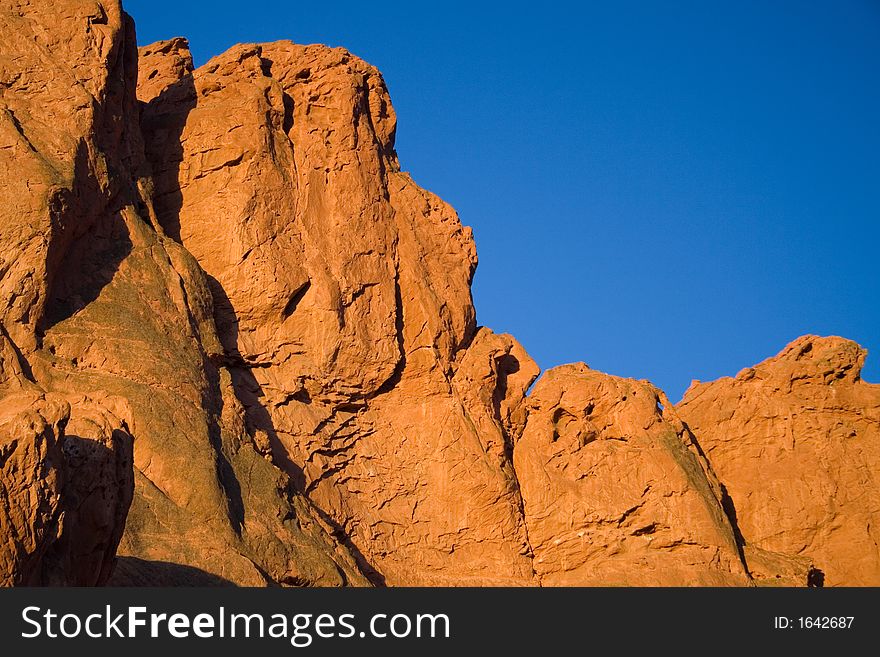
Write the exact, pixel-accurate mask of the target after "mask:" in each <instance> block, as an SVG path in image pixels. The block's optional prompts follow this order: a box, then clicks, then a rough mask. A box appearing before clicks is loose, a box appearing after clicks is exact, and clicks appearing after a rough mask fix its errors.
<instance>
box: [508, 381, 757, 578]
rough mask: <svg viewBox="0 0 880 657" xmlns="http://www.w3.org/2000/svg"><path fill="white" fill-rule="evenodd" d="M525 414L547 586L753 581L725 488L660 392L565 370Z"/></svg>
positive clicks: (531, 493)
mask: <svg viewBox="0 0 880 657" xmlns="http://www.w3.org/2000/svg"><path fill="white" fill-rule="evenodd" d="M528 410H529V413H528V421H527V423H526V426H525V430H524V431H523V434H522V438H520V440H519V441H518V442H517V444H516V448H515V450H514V463H515V465H516V472H517V475H518V476H519V480H520V483H521V485H522V494H523V501H524V506H525V517H526V525H527V527H528V533H529V538H530V540H531V545H532V549H533V551H534V556H535V572H536V573H537V574H538V576H539V578H540V580H541V582H542V583H543V584H545V585H599V584H602V585H615V586H645V585H648V586H651V585H654V586H694V585H706V586H724V585H746V584H748V583H749V581H750V580H749V576H748V574H747V571H746V568H745V565H744V563H743V561H742V557H741V555H740V551H739V547H738V545H737V542H736V536H735V533H734V530H733V528H732V526H731V524H730V521H729V520H728V518H727V516H726V515H725V512H724V509H723V507H722V505H721V496H720V490H719V487H718V484H717V482H716V481H715V478H714V476H713V475H712V474H711V472H710V471H709V468H708V464H707V463H706V461H705V459H704V458H703V457H702V455H700V454H699V451H698V450H697V449H696V446H695V444H694V441H693V437H692V436H691V435H690V433H689V432H688V431H687V429H686V428H685V427H684V425H683V424H682V423H681V421H680V420H679V419H678V417H677V416H676V414H675V411H674V409H672V408H671V407H670V406H669V402H668V400H666V399H665V397H664V396H663V395H662V393H661V392H660V391H659V390H657V389H656V388H654V387H653V386H651V385H650V384H648V383H647V382H638V381H634V380H632V379H621V378H618V377H613V376H609V375H607V374H602V373H599V372H594V371H593V370H590V369H589V368H588V367H586V366H585V365H583V364H580V365H566V366H563V367H557V368H554V369H552V370H550V371H549V372H547V373H546V374H545V375H544V376H543V377H542V378H541V380H540V381H539V382H538V384H537V385H536V386H535V390H534V391H533V392H532V394H531V396H530V397H529V400H528Z"/></svg>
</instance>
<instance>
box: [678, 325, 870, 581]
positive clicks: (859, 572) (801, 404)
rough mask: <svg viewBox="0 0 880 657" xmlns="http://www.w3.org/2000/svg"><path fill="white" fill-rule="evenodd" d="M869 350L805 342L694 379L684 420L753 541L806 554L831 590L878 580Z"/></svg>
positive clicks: (838, 341) (837, 342)
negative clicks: (726, 373)
mask: <svg viewBox="0 0 880 657" xmlns="http://www.w3.org/2000/svg"><path fill="white" fill-rule="evenodd" d="M865 355H866V352H865V350H864V349H862V348H861V347H859V346H858V345H857V344H856V343H855V342H851V341H849V340H844V339H842V338H836V337H830V338H821V337H817V336H810V335H808V336H804V337H802V338H798V339H797V340H795V341H794V342H792V343H791V344H790V345H788V346H787V347H786V348H785V349H783V350H782V351H781V352H780V353H779V354H778V355H777V356H775V357H773V358H770V359H768V360H765V361H764V362H763V363H760V364H759V365H755V366H754V367H750V368H747V369H745V370H743V371H742V372H740V373H739V374H737V375H736V377H735V378H732V379H731V378H723V379H719V380H718V381H714V382H712V383H696V382H695V383H694V384H693V385H692V386H691V387H690V388H689V389H688V391H687V393H686V394H685V396H684V399H683V400H682V402H681V404H679V406H678V410H679V413H680V414H681V416H682V417H683V418H684V420H685V421H686V422H687V424H688V426H689V427H690V428H691V430H692V431H693V432H694V433H695V434H696V435H697V437H698V439H699V441H700V444H701V445H702V447H703V449H704V450H705V452H706V455H707V456H708V458H709V460H710V461H711V462H712V465H713V467H714V468H715V471H716V472H717V473H718V477H719V478H720V479H721V481H722V482H723V483H724V485H725V486H726V487H727V490H728V491H729V493H730V497H731V499H732V501H733V504H734V506H735V507H736V516H737V523H738V525H739V527H740V530H741V531H742V534H743V536H744V537H745V539H746V540H747V541H748V542H750V543H752V544H753V545H755V546H757V547H760V548H764V549H767V550H772V551H775V552H780V553H786V554H794V555H804V556H807V557H809V558H811V559H812V560H813V561H814V563H815V565H816V567H817V568H819V569H820V570H821V571H823V572H824V576H825V579H824V581H825V584H826V585H830V586H836V585H844V586H864V585H873V586H876V585H878V584H880V550H878V548H877V546H878V545H880V522H878V520H880V484H878V480H877V472H878V471H880V386H878V385H874V384H870V383H865V382H864V381H862V380H861V379H860V372H861V368H862V364H863V363H864V360H865Z"/></svg>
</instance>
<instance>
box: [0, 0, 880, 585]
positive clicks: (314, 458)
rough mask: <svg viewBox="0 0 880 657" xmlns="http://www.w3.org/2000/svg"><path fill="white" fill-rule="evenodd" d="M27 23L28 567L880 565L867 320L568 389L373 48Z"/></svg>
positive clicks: (12, 386)
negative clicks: (670, 394) (197, 56)
mask: <svg viewBox="0 0 880 657" xmlns="http://www.w3.org/2000/svg"><path fill="white" fill-rule="evenodd" d="M0 40H2V42H3V44H4V48H3V50H2V52H0V172H2V174H3V176H2V178H0V245H2V247H3V248H2V249H0V290H2V292H3V297H2V299H3V305H2V306H0V539H2V541H0V584H2V585H17V584H79V585H92V584H104V583H107V582H109V583H111V584H115V585H162V586H175V585H251V586H264V585H269V586H274V585H282V586H303V585H309V586H340V585H354V586H359V585H370V584H372V585H523V586H539V585H542V586H563V585H652V586H656V585H724V586H751V585H754V584H759V585H760V584H783V585H797V586H801V585H806V584H814V585H815V584H819V583H821V582H820V579H821V577H820V576H819V573H818V571H817V570H816V567H818V568H821V569H822V571H824V574H825V576H826V578H827V581H828V582H829V583H832V584H863V583H877V581H878V575H877V573H878V568H880V566H878V559H880V557H878V551H877V535H876V531H877V530H876V527H877V526H878V524H880V518H878V514H880V505H878V494H877V487H876V485H875V484H874V479H873V477H874V473H875V472H876V470H877V465H878V463H877V459H878V451H877V439H878V423H880V419H878V417H880V411H878V408H880V401H878V393H877V389H878V386H870V385H868V384H865V383H863V382H861V381H859V380H858V370H859V367H860V365H861V362H862V360H863V358H864V352H862V351H861V350H860V349H859V348H858V347H857V346H856V345H854V344H853V343H848V342H845V341H841V340H837V339H820V338H812V337H811V338H803V339H801V340H799V341H798V342H796V343H794V345H792V346H791V347H789V348H788V349H787V350H786V351H784V352H783V354H781V355H780V356H779V357H777V358H776V359H771V360H770V361H767V362H766V363H763V364H762V365H759V366H756V368H753V369H752V370H748V371H746V372H744V373H742V374H741V375H739V376H738V377H737V378H736V379H735V380H730V379H727V380H721V381H719V382H716V383H714V384H705V385H700V386H698V387H696V388H692V389H691V390H690V391H689V393H688V395H687V396H686V398H685V400H684V401H683V402H682V404H680V405H679V406H678V407H677V408H676V407H673V406H671V405H670V404H669V402H668V400H667V399H666V398H665V396H664V395H663V393H662V392H660V391H659V390H658V389H656V388H654V387H653V386H652V385H650V384H649V383H648V382H644V381H634V380H630V379H622V378H618V377H613V376H610V375H606V374H602V373H599V372H595V371H593V370H591V369H589V368H588V367H587V366H585V365H583V364H577V365H568V366H563V367H559V368H555V369H553V370H550V371H548V372H546V373H544V375H543V376H542V377H541V378H540V379H538V377H539V374H540V371H539V368H538V366H537V365H536V364H535V362H534V361H533V360H532V359H531V358H530V357H529V355H528V354H527V353H526V351H525V349H524V348H523V347H522V346H521V345H520V344H519V343H518V342H517V341H516V340H515V339H514V338H513V337H511V336H509V335H500V334H496V333H493V332H492V331H491V330H490V329H488V328H485V327H479V326H478V325H477V323H476V312H475V309H474V306H473V302H472V298H471V291H470V286H471V282H472V279H473V275H474V271H475V268H476V265H477V257H476V250H475V246H474V242H473V238H472V235H471V231H470V229H468V228H466V227H464V226H463V225H462V224H461V222H460V220H459V218H458V216H457V215H456V213H455V211H454V210H453V209H452V208H451V207H450V206H449V205H447V204H446V203H444V202H443V201H442V200H441V199H439V198H437V197H436V196H435V195H433V194H431V193H430V192H428V191H426V190H424V189H422V188H420V187H419V186H418V185H416V184H415V182H414V181H413V180H412V178H411V177H410V176H409V175H408V174H406V173H405V172H403V171H402V170H401V167H400V164H399V162H398V158H397V154H396V152H395V150H394V138H395V130H396V118H395V114H394V110H393V108H392V106H391V101H390V98H389V96H388V91H387V89H386V86H385V83H384V81H383V79H382V76H381V75H380V73H379V72H378V71H377V70H376V69H375V68H374V67H372V66H370V65H369V64H367V63H365V62H364V61H362V60H360V59H358V58H357V57H355V56H354V55H352V54H351V53H349V52H347V51H346V50H344V49H341V48H328V47H325V46H319V45H311V46H305V45H298V44H294V43H291V42H287V41H282V42H277V43H270V44H244V45H238V46H235V47H233V48H232V49H230V50H229V51H227V52H226V53H223V54H221V55H219V56H217V57H215V58H214V59H212V60H210V61H209V62H208V63H207V64H205V65H203V66H201V67H199V68H195V67H194V66H193V61H192V57H191V55H190V53H189V50H188V44H187V42H186V40H185V39H182V38H176V39H172V40H169V41H163V42H159V43H156V44H152V45H149V46H145V47H142V48H140V49H139V50H138V49H137V47H136V40H135V34H134V26H133V23H132V21H131V20H130V18H128V17H127V16H126V15H125V14H124V12H123V11H122V8H121V6H120V4H119V2H118V1H101V2H96V1H94V0H91V1H89V0H64V1H63V2H49V1H48V0H30V1H25V0H17V1H15V2H13V3H12V6H11V7H10V8H5V7H4V8H3V9H0ZM536 381H537V383H536ZM533 385H534V389H533V390H532V391H531V392H529V390H530V389H531V388H532V386H533ZM716 475H717V476H716Z"/></svg>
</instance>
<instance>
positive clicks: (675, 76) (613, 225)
mask: <svg viewBox="0 0 880 657" xmlns="http://www.w3.org/2000/svg"><path fill="white" fill-rule="evenodd" d="M125 5H126V8H127V9H128V11H129V13H131V14H132V15H133V16H134V17H135V19H136V21H137V24H138V39H139V42H140V43H141V44H146V43H150V42H152V41H155V40H157V39H163V38H169V37H172V36H178V35H181V36H186V37H188V38H189V40H190V43H191V45H192V49H193V54H194V57H195V60H196V64H197V65H198V64H202V63H204V62H205V61H207V59H209V58H210V57H211V56H213V55H215V54H217V53H219V52H221V51H223V50H225V49H226V48H227V47H229V46H231V45H232V44H234V43H237V42H243V41H271V40H276V39H282V38H289V39H292V40H294V41H297V42H300V43H327V44H330V45H341V46H345V47H346V48H348V49H349V50H351V51H352V52H354V53H355V54H356V55H359V56H361V57H363V58H364V59H366V60H368V61H369V62H371V63H372V64H375V65H376V66H378V67H379V68H380V69H381V70H382V72H383V73H384V75H385V79H386V82H387V83H388V87H389V89H390V91H391V95H392V100H393V101H394V105H395V108H396V109H397V113H398V123H399V128H398V152H399V154H400V159H401V164H402V166H403V168H404V169H405V170H408V171H410V172H411V173H412V174H413V176H414V178H415V179H416V181H418V182H419V183H420V184H421V185H422V186H424V187H426V188H428V189H430V190H432V191H434V192H436V193H438V194H439V195H440V196H442V197H443V198H444V199H446V200H447V201H449V202H450V203H452V204H453V205H454V206H455V207H456V208H457V209H458V211H459V213H460V215H461V218H462V220H463V221H464V223H466V224H468V225H470V226H472V227H473V228H474V233H475V235H476V240H477V248H478V251H479V255H480V266H479V269H478V272H477V277H476V281H475V285H474V294H475V299H476V305H477V317H478V321H479V322H480V323H481V324H484V325H486V326H490V327H492V328H493V329H495V330H496V331H506V332H510V333H513V334H514V335H515V336H516V337H517V338H518V339H519V340H520V341H521V342H522V343H523V344H524V346H525V347H526V349H527V350H528V351H529V352H530V353H531V354H532V356H533V357H534V358H535V359H536V360H537V361H538V363H539V364H540V365H541V366H542V367H543V368H547V367H550V366H553V365H558V364H561V363H565V362H571V361H578V360H583V361H585V362H586V363H587V364H589V365H590V366H591V367H594V368H596V369H600V370H603V371H606V372H610V373H612V374H619V375H624V376H632V377H637V378H647V379H650V380H651V381H653V382H654V383H655V384H657V385H659V386H660V387H662V388H664V389H665V390H666V391H667V392H668V394H669V396H670V397H671V398H672V399H673V400H674V401H675V400H677V399H678V398H679V397H680V396H681V394H682V392H683V391H684V389H685V388H686V387H687V385H688V384H689V382H690V380H691V379H692V378H697V379H701V380H710V379H714V378H717V377H719V376H724V375H733V374H735V373H736V372H737V371H738V370H740V369H741V368H743V367H746V366H748V365H751V364H754V363H755V362H758V361H760V360H762V359H763V358H765V357H767V356H770V355H773V354H775V353H776V352H777V351H779V350H780V349H781V348H782V347H783V346H784V345H785V344H786V343H787V342H789V341H790V340H792V339H794V338H795V337H797V336H799V335H802V334H804V333H819V334H837V335H843V336H846V337H849V338H852V339H854V340H857V341H858V342H860V343H861V344H862V345H864V346H866V347H867V348H868V349H869V350H871V351H872V355H871V356H870V357H869V358H868V364H867V367H866V369H865V372H864V378H865V379H867V380H869V381H878V380H880V2H878V0H827V1H817V2H802V1H793V0H792V1H787V2H786V1H774V2H766V1H757V0H745V1H744V0H737V1H729V2H701V1H698V0H693V1H691V2H676V1H666V2H650V1H647V0H645V1H643V2H628V1H622V2H618V1H615V2H590V1H586V2H582V3H550V2H544V3H530V4H518V3H516V2H509V3H500V2H499V3H491V4H490V3H478V2H473V1H471V2H466V3H458V2H442V3H415V2H394V1H391V0H381V1H379V2H363V1H360V2H348V1H344V0H327V1H325V2H289V1H288V2H284V1H280V0H279V1H263V2H260V1H257V0H253V1H251V2H224V1H222V0H217V1H213V2H201V1H189V2H181V1H180V0H176V1H175V2H170V1H167V0H128V2H126V3H125Z"/></svg>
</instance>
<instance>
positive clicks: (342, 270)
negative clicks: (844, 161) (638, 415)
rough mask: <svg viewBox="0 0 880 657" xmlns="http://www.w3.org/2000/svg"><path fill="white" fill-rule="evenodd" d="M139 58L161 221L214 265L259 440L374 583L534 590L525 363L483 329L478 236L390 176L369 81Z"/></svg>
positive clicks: (228, 342)
mask: <svg viewBox="0 0 880 657" xmlns="http://www.w3.org/2000/svg"><path fill="white" fill-rule="evenodd" d="M141 55H142V61H141V69H142V71H143V72H144V73H145V75H143V76H142V80H143V82H142V86H141V91H140V97H141V100H143V101H144V102H146V106H145V108H144V112H143V126H144V134H145V137H146V142H147V144H148V148H147V154H148V156H149V158H150V161H151V163H152V165H153V171H154V174H155V180H156V190H157V197H156V208H157V213H158V217H159V221H160V223H161V224H162V226H163V227H164V229H165V231H166V233H167V234H169V235H173V236H175V237H177V238H179V240H180V242H181V244H183V246H184V247H185V248H186V249H187V250H189V251H190V252H192V254H193V255H194V256H195V257H196V259H197V260H198V261H199V263H200V264H201V265H202V266H203V267H204V269H205V271H206V272H207V273H208V275H209V276H210V280H211V290H212V292H213V294H214V300H215V304H216V308H217V318H218V327H219V329H220V339H221V342H222V344H223V347H224V357H225V362H226V363H228V364H229V367H230V371H231V373H232V382H233V386H234V387H235V390H236V393H237V395H238V397H239V398H240V399H242V401H243V404H244V406H245V409H246V421H247V424H248V427H249V428H250V429H251V430H252V431H253V432H254V434H255V435H257V436H259V439H260V445H261V449H262V452H263V453H264V454H267V455H269V456H271V458H272V460H273V462H274V463H276V464H277V465H279V466H280V467H282V468H283V469H285V470H286V471H287V472H288V473H289V474H290V475H291V476H292V477H294V479H295V480H296V481H297V482H298V484H299V486H300V487H301V489H302V490H304V491H305V492H306V493H308V495H309V497H310V499H312V500H313V501H314V502H315V503H316V504H317V505H318V506H319V507H320V508H321V509H322V510H323V511H324V512H325V513H326V516H327V518H328V520H329V521H330V522H331V523H332V524H333V525H334V526H336V527H337V528H338V535H339V536H340V538H341V540H342V541H343V542H345V543H346V544H351V545H353V546H354V549H355V551H356V552H357V553H358V554H360V555H361V560H362V561H363V562H364V563H366V564H368V566H367V567H368V569H369V570H370V571H371V573H372V577H373V580H374V581H375V582H377V583H379V582H387V583H393V584H444V583H473V584H490V583H498V584H500V583H519V584H528V583H532V581H533V579H532V570H531V563H530V558H529V549H528V545H527V540H526V536H525V528H524V525H523V521H522V517H521V514H520V512H519V509H520V505H521V501H520V498H519V491H518V488H517V485H516V480H515V476H514V474H513V467H512V464H511V461H510V442H509V440H510V439H509V435H508V434H507V429H506V428H505V426H504V423H505V421H506V420H505V419H504V417H502V411H501V407H502V406H504V411H503V413H509V412H512V409H513V407H514V406H516V405H517V403H519V401H521V398H522V395H523V392H524V389H525V387H526V386H527V385H528V383H530V382H531V380H532V379H533V378H534V376H535V375H536V374H537V368H536V367H535V366H534V364H533V363H532V362H531V360H530V359H528V357H527V356H526V355H525V352H524V351H523V350H522V349H521V347H519V345H517V344H516V343H515V342H514V341H513V340H512V339H511V338H508V337H504V336H495V335H493V334H492V333H491V332H489V331H488V330H482V331H481V332H480V333H479V334H478V333H477V331H476V327H475V323H474V309H473V305H472V302H471V296H470V282H471V278H472V276H473V272H474V267H475V266H476V254H475V249H474V245H473V240H472V238H471V233H470V230H469V229H466V228H463V227H462V225H461V223H460V222H459V220H458V217H457V216H456V214H455V212H454V211H453V210H452V208H450V207H449V206H448V205H447V204H445V203H444V202H443V201H441V200H440V199H438V198H437V197H436V196H434V195H432V194H430V193H428V192H426V191H424V190H422V189H420V188H419V187H417V186H416V185H415V184H414V183H413V182H412V180H411V179H410V177H409V176H408V175H406V174H405V173H402V172H401V171H400V167H399V165H398V163H397V157H396V154H395V153H394V149H393V138H394V131H395V117H394V112H393V110H392V108H391V103H390V100H389V98H388V93H387V90H386V88H385V84H384V82H383V81H382V77H381V76H380V74H379V73H378V71H376V69H374V68H373V67H371V66H369V65H368V64H366V63H364V62H363V61H361V60H359V59H357V58H356V57H354V56H352V55H351V54H349V53H348V52H346V51H345V50H342V49H330V48H326V47H323V46H299V45H295V44H292V43H289V42H280V43H276V44H266V45H261V46H256V45H245V46H237V47H235V48H233V49H232V50H230V51H229V52H227V53H224V54H223V55H220V56H219V57H216V58H215V59H213V60H211V61H210V62H209V63H207V64H206V65H205V66H203V67H201V68H199V69H198V70H196V71H195V72H193V71H192V69H191V65H190V58H189V55H188V53H187V52H186V50H185V49H184V44H183V43H182V42H181V41H172V42H166V43H161V44H156V45H153V46H149V47H147V48H144V49H143V50H142V51H141ZM514 354H515V355H514ZM517 356H519V358H521V359H524V360H523V362H522V363H521V364H520V362H519V360H518V359H517ZM508 370H511V373H510V377H511V384H510V385H507V384H505V383H504V382H505V381H507V379H508V373H507V371H508ZM520 379H521V381H520ZM513 382H517V383H516V384H514V383H513ZM499 386H503V389H502V388H500V387H499Z"/></svg>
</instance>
